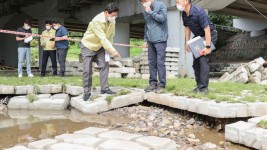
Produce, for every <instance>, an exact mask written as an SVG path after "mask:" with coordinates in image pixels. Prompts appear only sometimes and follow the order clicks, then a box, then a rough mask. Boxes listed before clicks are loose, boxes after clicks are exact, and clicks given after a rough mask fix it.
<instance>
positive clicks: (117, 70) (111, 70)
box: [109, 68, 121, 73]
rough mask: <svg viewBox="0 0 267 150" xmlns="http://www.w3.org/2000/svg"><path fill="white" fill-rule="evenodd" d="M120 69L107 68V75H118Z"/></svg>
mask: <svg viewBox="0 0 267 150" xmlns="http://www.w3.org/2000/svg"><path fill="white" fill-rule="evenodd" d="M120 69H121V68H109V73H120Z"/></svg>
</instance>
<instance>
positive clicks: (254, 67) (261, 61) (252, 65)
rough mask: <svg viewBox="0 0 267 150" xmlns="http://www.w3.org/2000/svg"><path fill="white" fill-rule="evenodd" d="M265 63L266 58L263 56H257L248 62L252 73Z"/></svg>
mask: <svg viewBox="0 0 267 150" xmlns="http://www.w3.org/2000/svg"><path fill="white" fill-rule="evenodd" d="M264 63H265V60H264V59H263V58H262V57H260V58H257V59H255V60H254V61H252V62H250V63H249V64H248V69H249V71H250V72H251V73H254V72H255V71H257V70H258V69H260V68H261V67H262V65H263V64H264Z"/></svg>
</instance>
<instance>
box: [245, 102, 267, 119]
mask: <svg viewBox="0 0 267 150" xmlns="http://www.w3.org/2000/svg"><path fill="white" fill-rule="evenodd" d="M247 105H248V116H251V117H257V116H264V115H266V114H267V103H265V102H255V103H248V104H247Z"/></svg>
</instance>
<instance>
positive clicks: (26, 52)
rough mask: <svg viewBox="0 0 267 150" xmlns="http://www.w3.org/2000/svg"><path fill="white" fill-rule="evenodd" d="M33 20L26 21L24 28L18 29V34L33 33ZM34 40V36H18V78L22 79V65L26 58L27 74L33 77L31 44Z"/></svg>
mask: <svg viewBox="0 0 267 150" xmlns="http://www.w3.org/2000/svg"><path fill="white" fill-rule="evenodd" d="M31 24H32V22H31V20H29V19H26V20H25V21H24V25H23V27H20V28H18V30H17V31H18V32H23V33H29V34H31V33H32V30H31ZM31 40H32V36H29V35H26V36H25V35H17V36H16V41H17V43H18V77H19V78H21V77H22V74H23V69H22V64H23V62H24V58H25V56H26V66H27V74H28V77H33V74H32V71H31V48H30V42H31Z"/></svg>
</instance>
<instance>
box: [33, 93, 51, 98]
mask: <svg viewBox="0 0 267 150" xmlns="http://www.w3.org/2000/svg"><path fill="white" fill-rule="evenodd" d="M36 96H37V98H38V99H41V98H50V97H51V94H38V95H36Z"/></svg>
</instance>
